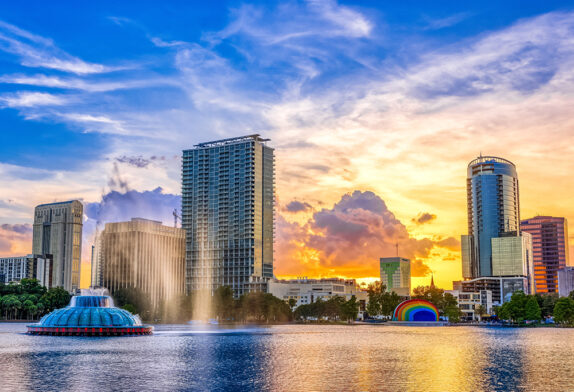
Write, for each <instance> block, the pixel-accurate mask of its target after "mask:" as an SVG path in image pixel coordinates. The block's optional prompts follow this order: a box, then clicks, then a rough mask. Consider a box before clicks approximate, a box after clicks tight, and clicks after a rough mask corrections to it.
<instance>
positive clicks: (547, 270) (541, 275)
mask: <svg viewBox="0 0 574 392" xmlns="http://www.w3.org/2000/svg"><path fill="white" fill-rule="evenodd" d="M520 229H521V230H522V232H528V233H530V234H532V248H533V258H534V281H535V284H536V292H538V293H557V292H558V283H559V282H558V270H559V269H562V268H564V267H566V266H568V265H569V260H568V221H567V220H566V218H558V217H552V216H536V217H534V218H530V219H526V220H523V221H522V222H521V224H520Z"/></svg>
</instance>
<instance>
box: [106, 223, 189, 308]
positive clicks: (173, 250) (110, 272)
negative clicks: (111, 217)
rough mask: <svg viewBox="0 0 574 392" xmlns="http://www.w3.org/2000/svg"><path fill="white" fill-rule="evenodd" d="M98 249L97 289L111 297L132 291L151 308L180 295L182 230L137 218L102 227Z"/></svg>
mask: <svg viewBox="0 0 574 392" xmlns="http://www.w3.org/2000/svg"><path fill="white" fill-rule="evenodd" d="M98 246H99V249H98V250H97V252H99V263H100V264H99V267H98V268H101V275H102V282H101V286H104V287H106V288H107V289H108V290H109V291H110V293H111V294H113V293H114V292H116V291H117V290H118V289H122V288H136V289H139V290H141V291H142V292H144V293H145V294H147V295H149V298H150V300H151V302H152V305H153V306H154V307H156V306H158V305H160V304H162V303H163V301H167V300H170V299H172V298H174V297H175V296H177V295H181V294H183V292H184V276H185V275H184V273H185V232H184V230H182V229H179V228H175V227H169V226H163V225H162V224H161V222H156V221H151V220H147V219H141V218H133V219H132V220H131V221H129V222H117V223H106V226H105V229H104V230H103V231H102V232H101V234H100V237H99V241H98Z"/></svg>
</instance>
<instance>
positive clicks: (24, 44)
mask: <svg viewBox="0 0 574 392" xmlns="http://www.w3.org/2000/svg"><path fill="white" fill-rule="evenodd" d="M0 50H3V51H5V52H7V53H11V54H14V55H16V56H18V57H20V59H21V64H22V65H24V66H26V67H41V68H49V69H55V70H59V71H64V72H70V73H75V74H93V73H103V72H111V71H114V70H117V69H119V68H117V67H108V66H105V65H102V64H95V63H90V62H86V61H83V60H81V59H79V58H77V57H74V56H72V55H70V54H68V53H66V52H65V51H63V50H61V49H60V48H58V47H57V46H56V45H54V43H53V42H52V40H51V39H48V38H44V37H41V36H38V35H35V34H32V33H30V32H28V31H26V30H23V29H20V28H18V27H16V26H14V25H11V24H9V23H6V22H3V21H0Z"/></svg>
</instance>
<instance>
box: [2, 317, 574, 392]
mask: <svg viewBox="0 0 574 392" xmlns="http://www.w3.org/2000/svg"><path fill="white" fill-rule="evenodd" d="M190 328H191V327H189V326H158V327H156V334H155V335H153V336H141V337H115V338H79V337H78V338H75V337H47V336H28V335H25V334H22V333H21V332H22V331H24V330H25V328H24V325H23V324H0V389H1V390H6V391H24V390H44V391H46V390H62V391H64V390H65V391H97V390H101V391H108V390H122V391H186V390H206V391H207V390H218V391H219V390H221V391H223V390H231V391H248V390H258V391H309V390H316V391H374V390H378V391H568V390H570V391H572V390H574V329H486V328H476V327H427V328H422V327H396V326H362V325H361V326H312V325H311V326H301V325H287V326H274V327H269V328H255V329H239V330H231V331H229V330H227V331H221V330H216V331H208V332H197V331H196V332H191V331H190Z"/></svg>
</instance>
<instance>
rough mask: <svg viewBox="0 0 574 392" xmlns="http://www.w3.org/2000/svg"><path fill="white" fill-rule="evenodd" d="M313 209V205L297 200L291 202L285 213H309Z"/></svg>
mask: <svg viewBox="0 0 574 392" xmlns="http://www.w3.org/2000/svg"><path fill="white" fill-rule="evenodd" d="M312 209H313V206H312V205H311V204H309V203H306V202H301V201H297V200H293V201H292V202H290V203H289V204H287V205H286V206H285V211H287V212H302V211H309V210H312Z"/></svg>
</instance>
